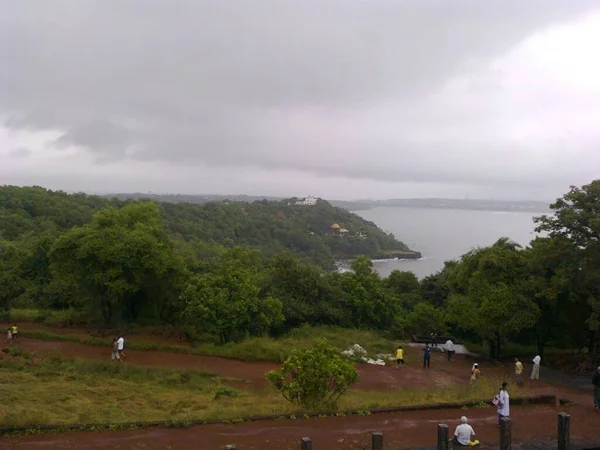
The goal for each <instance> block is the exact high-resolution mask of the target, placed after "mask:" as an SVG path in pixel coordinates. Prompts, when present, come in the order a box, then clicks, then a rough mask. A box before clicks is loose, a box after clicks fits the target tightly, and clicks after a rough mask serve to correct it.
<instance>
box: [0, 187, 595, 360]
mask: <svg viewBox="0 0 600 450" xmlns="http://www.w3.org/2000/svg"><path fill="white" fill-rule="evenodd" d="M0 192H2V197H1V200H0V205H1V207H2V209H1V210H0V221H1V222H0V230H1V233H2V239H0V309H1V310H3V311H6V310H8V308H10V307H35V308H38V309H42V310H44V309H45V310H48V309H57V310H58V309H60V310H66V311H68V312H69V314H70V316H69V317H70V319H69V320H70V321H71V322H84V323H96V324H100V325H102V326H128V324H134V323H135V324H138V323H143V324H170V325H172V326H174V327H180V328H183V329H185V331H186V332H187V334H188V336H189V338H190V339H192V340H214V341H215V342H217V343H226V342H229V341H232V340H241V339H244V338H245V337H247V336H259V335H270V336H274V337H276V336H279V335H281V334H283V333H286V332H289V331H290V330H293V329H294V328H297V327H300V326H305V325H310V326H317V325H336V326H340V327H347V328H360V329H369V330H379V331H383V332H386V333H389V334H391V335H393V336H395V337H397V338H405V337H407V336H409V335H410V334H412V333H418V334H428V333H431V332H436V333H438V334H440V335H441V334H444V333H451V334H453V335H455V336H457V337H459V338H461V337H464V338H468V339H470V340H478V341H481V342H487V343H488V344H489V346H490V353H491V356H493V357H496V358H497V357H499V356H501V352H502V348H503V346H504V345H505V344H506V343H507V342H510V341H513V342H519V343H536V344H537V346H538V349H539V352H540V353H542V355H543V351H544V348H545V347H546V346H548V345H550V344H551V345H553V346H560V347H563V348H572V347H576V348H587V350H588V352H590V353H591V354H594V352H597V351H598V344H599V342H598V341H599V338H600V333H599V326H600V320H599V319H600V318H599V316H598V313H599V312H600V180H596V181H594V182H592V183H590V184H588V185H585V186H582V187H572V188H571V190H570V191H569V192H568V193H566V194H565V195H564V196H563V197H561V198H560V199H558V200H557V201H556V202H555V203H553V204H552V205H551V210H552V214H551V215H544V216H540V217H538V218H537V219H536V225H537V230H538V231H540V232H543V235H544V237H538V238H536V239H534V240H533V241H532V242H531V243H530V245H529V246H527V247H525V248H522V247H520V246H519V245H517V244H515V243H513V242H511V241H510V240H508V239H506V238H500V239H499V240H498V241H497V242H496V243H495V244H493V245H491V246H489V247H483V248H477V249H474V250H472V251H471V252H469V253H467V254H465V255H463V256H462V257H461V258H459V259H458V260H456V261H449V262H447V263H446V265H445V267H444V269H443V270H441V271H440V272H439V273H437V274H434V275H431V276H428V277H426V278H424V279H423V280H418V279H417V278H416V277H415V275H414V274H412V273H410V272H400V271H394V272H392V273H391V274H390V275H389V276H388V277H387V278H381V277H380V276H379V275H378V274H377V273H376V272H375V271H374V270H373V266H372V262H371V260H370V259H369V258H368V257H367V256H364V255H361V256H358V257H356V258H355V259H354V260H353V261H352V269H353V271H352V272H351V273H344V274H339V273H337V272H335V271H328V270H325V269H324V268H323V265H322V264H314V262H311V256H312V255H311V254H310V252H311V251H314V252H315V253H314V255H315V256H316V255H317V254H318V253H317V252H318V251H320V250H319V249H322V251H324V252H325V254H326V255H327V256H328V257H329V255H332V254H334V252H340V253H341V252H345V251H346V250H345V249H343V248H340V247H336V246H335V245H334V244H332V242H339V241H340V240H341V238H340V237H339V236H329V235H325V234H319V233H324V231H325V230H327V228H328V227H329V226H330V225H329V224H330V223H331V222H332V221H337V222H338V223H340V224H341V225H343V226H344V227H347V229H348V230H349V232H350V231H352V232H353V233H357V234H358V236H360V233H361V232H362V233H364V234H366V235H367V239H365V240H363V239H359V240H358V241H359V242H371V243H372V245H375V243H377V245H379V249H381V248H383V247H385V246H387V248H389V247H392V248H398V249H404V248H405V247H403V246H402V244H400V243H398V242H397V241H395V240H394V239H393V237H391V236H388V235H385V234H384V233H382V232H379V234H371V235H369V233H370V232H372V233H374V232H373V231H371V230H372V228H373V227H375V226H374V225H373V224H369V223H366V222H364V221H362V220H360V219H359V218H357V217H356V216H353V215H351V214H350V213H348V212H345V211H343V210H338V209H336V208H333V207H331V206H330V205H328V204H327V203H325V202H320V203H319V204H318V205H316V207H315V208H303V207H301V208H296V207H293V206H289V205H287V203H272V202H257V203H253V204H247V203H244V204H226V203H209V204H206V205H191V206H190V205H183V204H180V205H177V204H162V205H161V204H158V203H156V202H148V201H146V202H135V201H127V202H123V201H122V200H117V199H115V200H108V199H102V198H99V197H91V196H86V195H83V194H81V195H66V194H63V193H52V192H49V191H45V190H43V189H41V188H14V187H5V188H3V189H2V191H0ZM309 211H314V212H313V213H309ZM313 214H314V215H313ZM273 216H274V217H273ZM200 224H201V225H200ZM375 229H376V228H375ZM286 230H287V232H288V233H289V234H285V232H286ZM296 230H306V231H307V233H305V234H303V235H302V238H300V237H298V239H299V240H302V242H306V240H308V242H311V243H314V247H310V248H306V250H305V251H303V247H302V246H301V244H300V243H298V244H296V246H293V245H289V242H290V240H286V239H288V238H287V237H286V238H283V237H282V236H291V235H293V234H294V232H295V231H296ZM311 233H314V234H311ZM306 235H307V236H308V237H306ZM334 239H335V240H334ZM283 242H285V243H287V244H288V245H284V244H283ZM279 250H282V251H279ZM307 256H308V257H307ZM313 258H314V257H313ZM314 259H316V260H317V261H318V260H319V259H320V258H314Z"/></svg>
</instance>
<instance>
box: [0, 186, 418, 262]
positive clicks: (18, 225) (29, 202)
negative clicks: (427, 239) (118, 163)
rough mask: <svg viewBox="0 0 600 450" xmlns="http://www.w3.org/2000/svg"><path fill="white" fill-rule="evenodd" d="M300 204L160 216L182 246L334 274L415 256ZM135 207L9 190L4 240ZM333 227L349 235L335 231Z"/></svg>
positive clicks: (378, 234)
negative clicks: (255, 252) (346, 263)
mask: <svg viewBox="0 0 600 450" xmlns="http://www.w3.org/2000/svg"><path fill="white" fill-rule="evenodd" d="M296 200H297V199H290V200H282V201H278V202H275V201H267V200H262V201H255V202H252V203H248V202H235V201H220V202H208V203H204V204H191V203H184V202H181V203H171V202H164V203H160V210H161V216H162V219H163V223H164V227H165V230H166V231H167V232H168V233H169V234H170V235H171V236H173V237H174V238H175V239H180V240H184V241H186V242H190V243H201V245H206V244H219V245H222V246H224V247H229V248H231V247H233V246H236V245H241V246H246V247H251V248H256V249H259V250H261V252H262V253H263V254H264V255H266V256H272V255H274V254H276V253H278V252H281V251H290V252H291V253H293V254H295V255H297V256H299V257H301V258H302V259H304V260H306V261H308V262H311V263H313V264H317V265H319V266H321V267H323V268H325V269H331V268H332V267H333V263H334V261H335V259H350V258H352V257H354V256H357V255H367V256H369V257H371V258H378V257H384V256H388V255H392V254H394V253H397V254H398V255H399V256H407V257H414V256H415V255H416V254H415V253H412V252H410V251H409V249H408V247H407V246H406V245H405V244H403V243H402V242H400V241H398V240H396V239H395V237H394V236H393V235H390V234H386V233H384V232H383V231H381V230H380V229H379V228H378V227H377V225H375V224H374V223H372V222H368V221H366V220H364V219H362V218H361V217H359V216H357V215H356V214H353V213H350V212H348V211H347V210H344V209H342V208H336V207H333V206H332V205H330V204H329V203H328V202H326V201H324V200H319V201H318V202H317V204H316V205H313V206H297V205H294V202H295V201H296ZM140 201H144V200H140ZM133 203H136V201H135V200H123V199H117V198H111V199H109V198H104V197H98V196H92V195H85V194H66V193H64V192H60V191H58V192H53V191H49V190H46V189H43V188H40V187H25V188H20V187H15V186H2V187H0V223H1V224H2V226H1V228H0V237H1V238H3V239H5V240H8V241H13V240H19V239H26V238H27V236H30V235H39V234H40V233H50V234H54V235H56V234H60V233H62V232H64V231H67V230H69V229H70V228H72V227H74V226H81V225H84V224H86V223H88V222H89V221H90V220H91V219H92V216H93V214H94V213H95V212H97V211H98V210H100V209H103V208H122V207H124V206H126V205H129V204H133ZM334 224H337V225H339V228H338V229H341V230H342V231H344V233H342V234H340V233H339V232H337V231H336V230H335V229H332V228H331V226H332V225H334ZM346 231H347V232H346Z"/></svg>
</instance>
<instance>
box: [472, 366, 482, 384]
mask: <svg viewBox="0 0 600 450" xmlns="http://www.w3.org/2000/svg"><path fill="white" fill-rule="evenodd" d="M480 375H481V371H480V370H479V364H477V363H475V364H473V370H471V387H477V382H478V381H479V376H480Z"/></svg>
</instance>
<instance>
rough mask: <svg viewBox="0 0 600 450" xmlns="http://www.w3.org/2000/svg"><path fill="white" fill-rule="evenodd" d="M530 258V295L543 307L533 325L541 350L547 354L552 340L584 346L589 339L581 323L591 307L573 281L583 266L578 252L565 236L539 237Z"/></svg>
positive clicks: (528, 266) (527, 253)
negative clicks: (547, 346) (583, 343)
mask: <svg viewBox="0 0 600 450" xmlns="http://www.w3.org/2000/svg"><path fill="white" fill-rule="evenodd" d="M526 259H527V269H526V270H527V274H528V275H529V278H528V286H527V295H528V296H529V297H530V298H532V299H534V301H535V302H536V304H537V306H538V308H539V310H540V316H539V319H538V321H537V322H536V324H535V326H534V328H533V332H534V334H535V338H536V342H537V347H538V353H539V354H540V355H541V356H542V357H543V356H544V347H545V346H546V344H547V342H548V341H549V340H551V339H558V340H560V341H561V342H562V343H563V344H564V343H569V344H574V345H579V346H581V344H582V342H585V339H586V338H587V335H586V333H585V332H586V330H585V329H584V330H582V326H581V325H582V324H584V323H585V321H586V319H587V318H588V317H589V314H590V309H589V305H588V304H587V302H586V301H585V298H583V299H582V297H581V296H579V295H577V293H576V292H575V291H574V285H573V280H574V279H575V278H574V277H576V276H577V275H578V273H577V272H578V267H579V261H578V260H577V252H576V251H575V249H574V248H573V246H572V245H571V244H570V242H569V241H567V240H565V239H564V238H561V237H538V238H536V239H534V240H533V241H532V242H531V244H530V247H529V248H527V249H526ZM582 331H584V334H582ZM582 338H583V339H582Z"/></svg>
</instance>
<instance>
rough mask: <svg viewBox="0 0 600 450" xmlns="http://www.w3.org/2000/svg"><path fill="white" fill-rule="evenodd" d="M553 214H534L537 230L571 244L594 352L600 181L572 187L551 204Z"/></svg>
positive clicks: (599, 315) (599, 308) (599, 326)
mask: <svg viewBox="0 0 600 450" xmlns="http://www.w3.org/2000/svg"><path fill="white" fill-rule="evenodd" d="M550 208H551V210H552V211H553V214H552V215H544V216H541V217H537V218H536V219H535V222H536V223H537V228H536V231H538V232H544V233H547V234H548V235H549V236H551V237H555V238H560V239H562V240H563V241H566V242H568V243H570V245H571V247H572V249H573V252H574V254H575V259H576V260H577V262H578V263H577V264H574V268H576V272H575V273H574V274H573V276H572V280H573V284H574V286H573V287H574V291H575V292H576V293H577V295H578V296H579V297H580V299H581V300H582V301H585V302H587V303H588V307H589V316H588V318H587V320H586V325H587V328H588V348H589V350H590V352H593V351H594V350H595V347H596V343H597V340H598V335H599V330H600V180H594V181H592V182H591V183H590V184H587V185H584V186H582V187H576V186H571V189H570V190H569V192H568V193H566V194H565V195H564V196H563V197H561V198H559V199H557V200H556V202H554V203H553V204H552V205H550Z"/></svg>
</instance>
